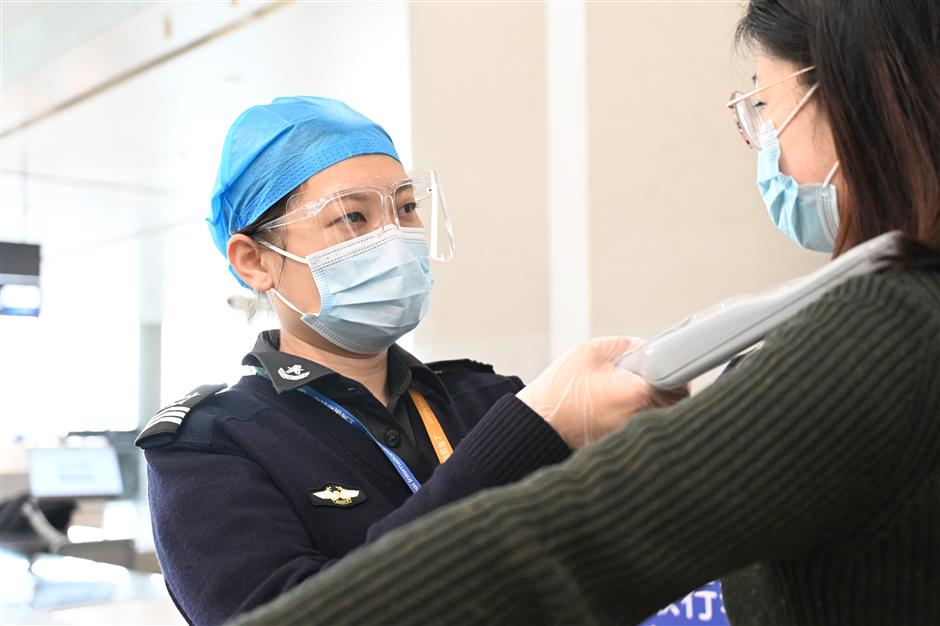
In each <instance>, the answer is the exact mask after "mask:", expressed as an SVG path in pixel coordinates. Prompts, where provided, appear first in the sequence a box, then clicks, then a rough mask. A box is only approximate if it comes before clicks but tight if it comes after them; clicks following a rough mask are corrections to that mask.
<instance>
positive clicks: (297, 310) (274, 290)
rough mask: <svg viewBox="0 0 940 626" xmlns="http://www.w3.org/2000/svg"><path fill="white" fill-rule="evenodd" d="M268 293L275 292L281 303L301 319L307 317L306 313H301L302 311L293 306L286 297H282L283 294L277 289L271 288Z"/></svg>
mask: <svg viewBox="0 0 940 626" xmlns="http://www.w3.org/2000/svg"><path fill="white" fill-rule="evenodd" d="M268 291H273V292H274V295H275V296H277V297H278V298H279V299H280V301H281V302H283V303H284V305H285V306H286V307H287V308H289V309H290V310H291V311H293V312H294V313H296V314H297V315H299V316H300V317H303V316H304V315H305V313H304V312H303V311H301V310H300V309H298V308H297V307H295V306H294V305H293V304H291V302H290V300H288V299H287V298H285V297H284V296H282V295H281V292H280V291H278V290H277V289H275V288H274V287H271V288H270V289H269V290H268Z"/></svg>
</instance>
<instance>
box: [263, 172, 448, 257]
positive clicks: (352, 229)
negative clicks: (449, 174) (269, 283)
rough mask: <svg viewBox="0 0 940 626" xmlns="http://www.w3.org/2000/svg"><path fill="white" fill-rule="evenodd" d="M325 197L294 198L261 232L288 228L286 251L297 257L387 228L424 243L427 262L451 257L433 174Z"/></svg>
mask: <svg viewBox="0 0 940 626" xmlns="http://www.w3.org/2000/svg"><path fill="white" fill-rule="evenodd" d="M324 191H325V192H321V193H317V194H316V195H314V194H311V193H310V192H304V191H301V192H299V193H296V194H294V195H293V196H291V197H290V198H288V200H287V212H286V213H285V214H284V215H283V216H282V217H280V218H278V219H276V220H274V221H271V222H268V223H267V224H265V225H264V226H263V227H262V230H271V229H275V228H284V227H286V226H290V247H291V250H292V251H293V252H294V254H298V255H300V256H307V255H310V254H314V253H318V252H321V251H323V250H327V249H330V248H333V247H334V246H338V245H341V244H343V243H346V242H348V241H350V240H353V239H356V238H358V237H362V236H365V235H369V234H372V233H376V231H386V230H388V229H390V228H396V229H398V230H400V231H401V233H402V235H404V236H406V237H407V238H408V239H411V240H414V239H423V240H426V241H427V257H428V258H429V259H433V260H435V261H447V260H449V259H450V258H451V257H452V256H453V255H454V238H453V227H452V225H451V222H450V217H449V216H448V214H447V207H446V204H445V202H444V193H443V190H442V189H441V185H440V182H439V181H438V177H437V173H436V172H434V171H433V170H419V171H414V172H409V173H408V174H407V175H406V177H405V178H403V179H401V180H398V181H395V182H392V183H389V181H388V179H387V178H374V179H365V180H361V181H357V182H355V183H349V184H342V185H337V186H334V187H331V188H328V189H326V190H324Z"/></svg>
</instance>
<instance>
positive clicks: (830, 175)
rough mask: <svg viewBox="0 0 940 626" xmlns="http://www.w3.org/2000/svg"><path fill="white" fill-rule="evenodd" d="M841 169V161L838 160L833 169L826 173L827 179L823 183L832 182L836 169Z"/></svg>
mask: <svg viewBox="0 0 940 626" xmlns="http://www.w3.org/2000/svg"><path fill="white" fill-rule="evenodd" d="M837 169H839V161H836V164H835V165H833V166H832V169H831V170H829V173H828V174H826V180H824V181H823V185H824V186H825V185H828V184H829V183H831V182H832V177H833V176H835V175H836V170H837Z"/></svg>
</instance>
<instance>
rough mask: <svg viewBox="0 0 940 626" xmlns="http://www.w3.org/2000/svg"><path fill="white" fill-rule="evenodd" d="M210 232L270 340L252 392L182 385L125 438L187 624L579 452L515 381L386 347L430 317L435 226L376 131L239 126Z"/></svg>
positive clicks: (220, 616) (429, 194)
mask: <svg viewBox="0 0 940 626" xmlns="http://www.w3.org/2000/svg"><path fill="white" fill-rule="evenodd" d="M209 225H210V231H211V233H212V236H213V239H214V241H215V244H216V246H217V247H218V248H219V250H220V251H221V252H222V253H223V254H225V255H226V256H227V258H228V260H229V263H230V268H231V270H232V273H233V274H234V275H235V277H236V278H237V279H238V281H239V282H240V283H241V284H242V285H244V286H247V287H248V288H250V289H252V290H254V291H255V292H257V293H259V294H265V295H266V296H267V298H268V299H269V300H270V302H271V303H272V305H273V306H274V309H275V311H276V313H277V317H278V319H279V321H280V328H279V329H278V330H270V331H266V332H263V333H261V335H260V336H259V337H258V339H257V343H256V344H255V346H254V349H253V350H252V351H251V352H249V353H248V354H247V355H246V356H245V359H244V363H245V364H246V365H250V366H253V367H254V368H255V372H256V373H255V375H253V376H247V377H244V378H242V379H241V380H240V381H239V382H238V383H237V384H235V385H234V386H233V387H231V388H230V389H224V390H222V388H221V386H211V385H207V386H203V387H200V388H197V389H196V390H194V391H193V392H191V393H190V394H187V395H186V396H184V397H183V398H182V399H181V400H179V401H177V402H175V403H173V404H172V405H170V406H168V407H166V408H165V409H163V410H162V411H160V412H159V413H158V414H157V415H156V416H154V418H153V419H151V420H150V422H149V423H148V424H147V426H146V427H145V428H144V430H143V432H142V433H141V435H140V437H139V438H138V445H139V446H140V447H142V448H144V449H145V450H146V458H147V463H148V475H149V492H150V504H151V511H152V517H153V527H154V539H155V544H156V550H157V554H158V556H159V559H160V564H161V566H162V568H163V572H164V574H165V577H166V584H167V587H168V588H169V591H170V593H171V595H172V597H173V599H174V601H175V602H176V604H177V606H178V607H179V609H180V611H181V612H182V613H183V615H184V616H185V617H186V618H187V619H188V620H189V621H190V622H194V623H199V624H217V623H220V622H223V621H225V620H226V619H228V618H231V617H232V616H234V615H236V614H238V613H240V612H243V611H245V610H248V609H251V608H253V607H255V606H257V605H260V604H262V603H264V602H266V601H268V600H270V599H271V598H273V597H275V596H277V595H278V594H280V593H282V592H283V591H285V590H286V589H289V588H291V587H293V586H295V585H297V584H298V583H299V582H301V581H303V580H304V579H307V578H309V577H310V576H314V575H316V574H317V573H318V572H320V571H321V570H323V569H324V568H327V567H329V566H330V565H331V564H332V563H334V562H335V561H336V560H337V559H341V558H342V557H343V556H344V555H345V554H347V553H348V552H349V551H351V550H353V549H354V548H356V547H358V546H360V545H362V544H363V543H365V542H368V541H372V540H374V539H376V538H377V537H379V536H381V535H383V534H384V533H386V532H387V531H389V530H391V529H394V528H396V527H399V526H402V525H404V524H406V523H408V522H409V521H411V520H414V519H415V518H417V517H419V516H422V515H424V514H425V513H427V512H429V511H431V510H434V509H436V508H438V507H441V506H442V505H444V504H447V503H449V502H452V501H454V500H458V499H460V498H462V497H464V496H466V495H468V494H471V493H474V492H476V491H479V490H481V489H484V488H487V487H492V486H496V485H501V484H505V483H509V482H512V481H515V480H517V479H519V478H522V477H524V476H526V475H527V474H530V473H531V472H533V471H534V470H536V469H538V468H540V467H543V466H546V465H551V464H554V463H557V462H559V461H562V460H563V459H565V458H566V457H567V456H568V455H569V453H570V446H569V444H571V445H574V444H573V443H572V441H573V440H572V436H573V435H572V433H574V432H577V434H576V435H574V437H576V438H579V439H584V438H585V437H589V436H590V433H585V432H583V428H582V420H581V419H578V420H576V422H577V423H576V424H571V425H569V424H567V422H566V421H565V420H564V419H559V420H556V421H554V422H553V423H550V422H551V420H546V419H543V418H542V417H541V416H540V415H539V414H538V413H536V412H534V411H532V410H531V409H530V408H529V407H528V406H526V405H525V404H523V403H521V402H519V401H518V400H516V399H515V396H514V394H515V393H516V392H518V391H519V390H520V389H521V388H522V383H521V381H520V380H519V379H518V378H516V377H507V376H501V375H498V374H496V373H494V372H493V369H492V368H491V367H490V366H488V365H484V364H481V363H476V362H473V361H469V360H457V361H448V362H438V363H422V362H421V361H420V360H418V359H417V358H415V357H414V356H412V355H411V354H409V353H408V352H406V351H405V350H404V349H402V348H401V347H400V346H398V345H397V344H396V343H395V342H396V341H397V340H398V339H399V338H400V337H401V336H402V335H404V334H405V333H407V332H408V331H410V330H412V329H414V328H415V327H416V326H417V325H418V323H419V322H420V321H421V318H422V317H423V316H424V314H425V312H426V311H427V308H428V296H429V293H430V290H431V286H432V285H433V282H434V280H433V277H432V274H431V270H430V261H431V260H446V259H447V258H449V256H450V255H451V253H452V251H453V245H452V241H451V238H450V235H451V229H450V224H449V222H448V220H447V215H446V212H445V210H444V198H443V194H442V192H441V187H440V183H439V181H438V178H437V175H436V174H435V173H434V172H433V171H424V172H410V173H408V172H405V170H404V169H403V167H402V165H401V163H400V161H399V159H398V155H397V153H396V151H395V147H394V145H393V144H392V141H391V139H390V138H389V137H388V135H387V134H386V133H385V131H384V130H382V128H380V127H379V126H378V125H376V124H375V123H374V122H372V121H370V120H368V119H366V118H365V117H363V116H362V115H360V114H359V113H357V112H356V111H353V110H352V109H350V108H349V107H347V106H346V105H345V104H343V103H341V102H337V101H335V100H329V99H325V98H313V97H291V98H278V99H276V100H275V101H274V102H272V103H271V104H268V105H263V106H255V107H252V108H250V109H248V110H247V111H245V112H244V113H243V114H242V115H241V116H240V117H239V118H238V119H237V120H236V121H235V123H234V124H233V125H232V128H231V129H230V130H229V133H228V136H227V138H226V140H225V144H224V147H223V150H222V163H221V166H220V168H219V174H218V179H217V181H216V185H215V192H214V194H213V198H212V215H211V217H210V218H209ZM628 346H629V341H628V340H623V339H618V340H612V341H610V342H608V343H606V344H604V343H602V344H601V347H602V349H605V350H607V351H609V352H610V353H611V354H614V353H621V352H623V351H625V350H626V349H627V347H628ZM592 358H594V357H593V353H592ZM623 375H624V377H625V378H626V380H627V383H626V385H625V389H629V388H630V385H631V384H634V385H635V384H637V383H636V382H635V380H634V379H631V378H629V377H628V375H627V374H625V373H624V374H623ZM569 421H570V420H569ZM560 433H561V435H562V436H560V435H559V434H560ZM445 461H446V463H445Z"/></svg>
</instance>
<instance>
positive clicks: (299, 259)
mask: <svg viewBox="0 0 940 626" xmlns="http://www.w3.org/2000/svg"><path fill="white" fill-rule="evenodd" d="M255 241H257V242H258V243H260V244H261V245H262V246H264V247H265V248H270V249H271V250H274V251H275V252H277V253H278V254H280V255H281V256H285V257H287V258H288V259H290V260H292V261H297V262H298V263H303V264H304V265H306V264H307V259H305V258H303V257H299V256H297V255H296V254H292V253H290V252H288V251H287V250H281V249H280V248H278V247H277V246H275V245H274V244H273V243H268V242H267V241H265V240H264V239H255Z"/></svg>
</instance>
